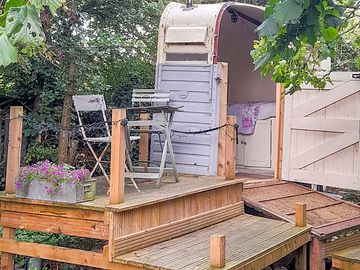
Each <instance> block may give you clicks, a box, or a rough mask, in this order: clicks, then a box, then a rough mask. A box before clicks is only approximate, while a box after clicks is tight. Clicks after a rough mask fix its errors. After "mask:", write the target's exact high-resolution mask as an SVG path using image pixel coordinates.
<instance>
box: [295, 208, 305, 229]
mask: <svg viewBox="0 0 360 270" xmlns="http://www.w3.org/2000/svg"><path fill="white" fill-rule="evenodd" d="M295 225H296V226H298V227H305V226H306V203H296V204H295Z"/></svg>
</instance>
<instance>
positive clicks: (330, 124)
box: [282, 72, 360, 190]
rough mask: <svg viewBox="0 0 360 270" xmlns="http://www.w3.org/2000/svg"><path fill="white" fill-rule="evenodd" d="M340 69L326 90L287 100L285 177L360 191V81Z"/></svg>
mask: <svg viewBox="0 0 360 270" xmlns="http://www.w3.org/2000/svg"><path fill="white" fill-rule="evenodd" d="M356 75H357V74H354V73H350V72H336V73H333V74H332V81H333V84H332V85H330V84H329V85H327V86H326V89H325V90H324V91H319V90H316V89H314V88H311V87H309V86H304V87H303V89H302V91H300V92H297V93H295V94H294V95H292V96H287V97H286V99H285V118H284V141H283V171H282V176H283V179H284V180H290V181H297V182H303V183H310V184H318V185H325V186H334V187H340V188H349V189H356V190H360V180H359V172H360V151H359V138H360V125H359V124H360V79H358V78H357V76H356Z"/></svg>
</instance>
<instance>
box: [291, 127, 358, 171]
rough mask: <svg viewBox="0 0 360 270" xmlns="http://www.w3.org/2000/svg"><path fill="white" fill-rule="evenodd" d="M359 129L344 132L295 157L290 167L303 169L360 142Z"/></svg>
mask: <svg viewBox="0 0 360 270" xmlns="http://www.w3.org/2000/svg"><path fill="white" fill-rule="evenodd" d="M359 136H360V134H359V130H356V131H353V132H349V133H344V134H342V135H339V136H336V137H335V138H334V139H331V140H328V141H326V142H324V143H322V144H320V145H318V146H316V147H314V148H312V149H310V150H308V151H305V152H304V153H302V154H300V155H298V156H296V157H294V158H293V159H292V160H291V161H290V168H294V169H301V168H304V167H305V166H307V165H310V164H312V163H314V162H316V161H318V160H320V159H323V158H326V157H328V156H330V155H332V154H334V153H336V152H338V151H340V150H342V149H344V148H346V147H348V146H350V145H353V144H355V143H357V142H359Z"/></svg>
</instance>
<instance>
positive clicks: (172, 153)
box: [166, 132, 179, 183]
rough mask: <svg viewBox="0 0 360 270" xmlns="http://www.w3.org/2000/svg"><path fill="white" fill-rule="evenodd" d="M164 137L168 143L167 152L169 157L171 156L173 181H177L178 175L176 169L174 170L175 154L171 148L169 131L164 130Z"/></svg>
mask: <svg viewBox="0 0 360 270" xmlns="http://www.w3.org/2000/svg"><path fill="white" fill-rule="evenodd" d="M166 137H167V143H168V147H169V154H170V157H171V165H172V168H173V174H174V177H175V182H176V183H178V182H179V175H178V173H177V170H176V162H175V155H174V150H173V147H172V143H171V137H170V134H169V132H166Z"/></svg>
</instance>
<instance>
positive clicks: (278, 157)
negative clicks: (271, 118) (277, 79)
mask: <svg viewBox="0 0 360 270" xmlns="http://www.w3.org/2000/svg"><path fill="white" fill-rule="evenodd" d="M283 92H284V86H283V85H282V84H279V83H278V84H276V135H275V136H276V142H275V145H276V151H275V153H274V154H273V155H274V160H275V170H274V178H276V179H281V170H282V153H283V129H284V108H285V98H284V97H283Z"/></svg>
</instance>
